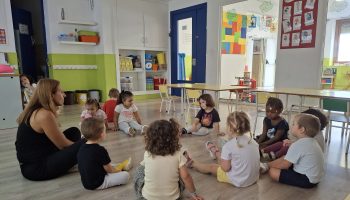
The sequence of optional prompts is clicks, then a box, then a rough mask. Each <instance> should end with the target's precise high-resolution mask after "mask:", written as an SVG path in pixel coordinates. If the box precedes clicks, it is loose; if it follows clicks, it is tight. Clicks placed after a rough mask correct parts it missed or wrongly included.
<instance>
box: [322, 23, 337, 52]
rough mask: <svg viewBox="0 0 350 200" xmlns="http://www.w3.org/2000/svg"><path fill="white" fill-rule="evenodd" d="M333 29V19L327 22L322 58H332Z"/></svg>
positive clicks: (334, 25)
mask: <svg viewBox="0 0 350 200" xmlns="http://www.w3.org/2000/svg"><path fill="white" fill-rule="evenodd" d="M335 27H336V20H335V19H331V20H327V24H326V39H325V44H324V58H333V51H334V36H335Z"/></svg>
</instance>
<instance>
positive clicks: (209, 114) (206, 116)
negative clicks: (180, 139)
mask: <svg viewBox="0 0 350 200" xmlns="http://www.w3.org/2000/svg"><path fill="white" fill-rule="evenodd" d="M198 101H199V104H200V107H201V110H200V111H199V112H198V113H197V115H196V118H195V119H194V122H193V123H192V126H190V127H188V128H186V129H185V128H183V129H182V134H193V135H201V136H203V135H208V134H209V133H210V132H214V133H216V134H217V135H220V136H222V135H223V134H222V133H220V126H219V123H220V117H219V113H218V111H217V110H216V109H215V108H214V107H215V103H214V100H213V98H212V97H211V95H210V94H202V95H201V96H200V97H199V98H198Z"/></svg>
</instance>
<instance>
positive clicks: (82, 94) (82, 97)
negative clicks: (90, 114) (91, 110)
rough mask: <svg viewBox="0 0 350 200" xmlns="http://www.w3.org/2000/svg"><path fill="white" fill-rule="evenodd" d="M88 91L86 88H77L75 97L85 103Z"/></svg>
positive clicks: (81, 103) (82, 103)
mask: <svg viewBox="0 0 350 200" xmlns="http://www.w3.org/2000/svg"><path fill="white" fill-rule="evenodd" d="M87 94H88V91H86V90H77V91H75V99H76V101H77V103H78V104H80V105H85V103H86V100H87Z"/></svg>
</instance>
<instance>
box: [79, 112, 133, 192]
mask: <svg viewBox="0 0 350 200" xmlns="http://www.w3.org/2000/svg"><path fill="white" fill-rule="evenodd" d="M81 132H82V133H83V135H84V137H85V139H87V142H86V144H83V145H82V146H81V147H80V150H79V152H78V155H77V159H78V168H79V172H80V176H81V182H82V183H83V186H84V188H86V189H88V190H95V189H105V188H109V187H113V186H116V185H122V184H126V183H128V181H129V173H128V172H125V171H122V170H129V169H130V168H131V158H129V159H127V160H125V161H123V162H122V163H121V164H119V165H117V166H116V167H114V166H112V164H111V159H110V157H109V155H108V152H107V150H106V149H105V148H104V147H102V146H100V145H99V143H100V142H102V141H103V140H104V139H105V138H106V127H105V125H104V121H103V120H102V119H99V118H95V117H90V118H87V119H85V120H84V121H83V122H82V124H81Z"/></svg>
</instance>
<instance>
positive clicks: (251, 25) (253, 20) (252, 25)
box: [249, 15, 257, 28]
mask: <svg viewBox="0 0 350 200" xmlns="http://www.w3.org/2000/svg"><path fill="white" fill-rule="evenodd" d="M256 23H257V18H256V16H254V15H252V16H251V17H250V23H249V28H255V27H256Z"/></svg>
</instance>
